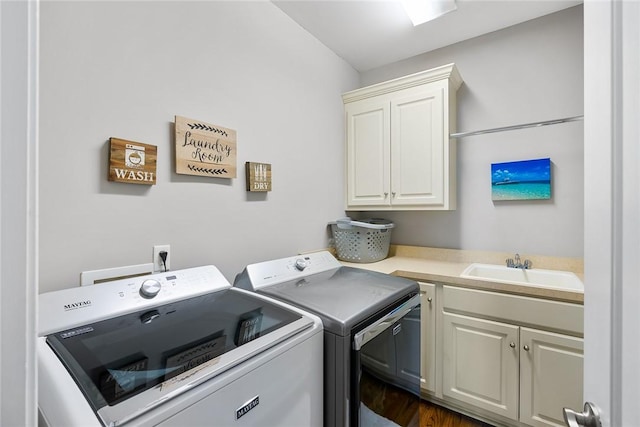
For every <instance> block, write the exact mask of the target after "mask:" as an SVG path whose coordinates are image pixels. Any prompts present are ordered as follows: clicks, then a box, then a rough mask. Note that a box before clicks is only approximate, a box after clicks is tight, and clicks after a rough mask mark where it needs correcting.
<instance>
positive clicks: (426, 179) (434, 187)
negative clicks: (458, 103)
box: [391, 84, 449, 207]
mask: <svg viewBox="0 0 640 427" xmlns="http://www.w3.org/2000/svg"><path fill="white" fill-rule="evenodd" d="M444 108H445V103H444V88H442V87H441V85H438V84H435V85H428V86H427V87H424V88H422V87H421V88H413V89H407V90H404V91H402V92H401V93H400V94H399V95H397V96H396V97H394V98H393V100H392V101H391V204H392V205H394V206H402V205H421V206H434V207H437V206H443V205H444V202H445V200H444V197H445V188H444V187H445V135H444V131H445V125H444ZM448 140H449V138H448V136H447V138H446V141H448ZM447 179H448V178H447Z"/></svg>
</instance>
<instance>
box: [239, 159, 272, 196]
mask: <svg viewBox="0 0 640 427" xmlns="http://www.w3.org/2000/svg"><path fill="white" fill-rule="evenodd" d="M245 173H246V175H247V191H271V165H270V164H269V163H254V162H247V163H245Z"/></svg>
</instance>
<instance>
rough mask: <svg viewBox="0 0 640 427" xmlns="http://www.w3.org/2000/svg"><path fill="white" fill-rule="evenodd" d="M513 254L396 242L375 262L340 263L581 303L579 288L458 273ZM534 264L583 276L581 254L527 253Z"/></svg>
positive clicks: (495, 261) (436, 280) (416, 277)
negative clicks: (478, 277)
mask: <svg viewBox="0 0 640 427" xmlns="http://www.w3.org/2000/svg"><path fill="white" fill-rule="evenodd" d="M513 255H514V254H507V253H501V252H486V251H466V250H456V249H441V248H423V247H417V246H395V245H392V246H391V248H390V249H389V256H388V257H387V258H386V259H384V260H382V261H378V262H374V263H351V262H344V261H343V262H342V264H343V265H347V266H350V267H356V268H362V269H366V270H372V271H378V272H381V273H386V274H392V275H395V276H400V277H406V278H409V279H412V280H416V281H419V282H429V283H434V282H435V283H447V284H451V285H456V286H461V287H466V288H474V289H481V290H489V291H494V292H503V293H510V294H517V295H525V296H532V297H537V298H545V299H552V300H558V301H567V302H574V303H580V304H582V303H583V302H584V294H583V293H581V292H573V291H563V290H556V289H547V288H540V287H533V286H519V285H513V284H505V283H497V282H490V281H486V280H474V279H466V278H462V277H460V274H461V273H462V272H463V271H464V270H465V268H467V267H468V266H469V265H470V264H472V263H474V262H480V263H490V264H504V261H505V259H506V258H513ZM521 257H522V259H523V260H524V259H530V260H531V261H532V262H533V268H544V269H549V270H562V271H571V272H573V273H575V274H576V275H577V276H578V277H579V278H580V279H581V280H583V281H584V279H583V261H582V259H581V258H561V257H547V256H536V255H532V256H526V254H521Z"/></svg>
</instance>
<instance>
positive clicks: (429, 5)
mask: <svg viewBox="0 0 640 427" xmlns="http://www.w3.org/2000/svg"><path fill="white" fill-rule="evenodd" d="M400 2H401V3H402V6H404V10H405V11H406V12H407V15H409V19H411V22H413V26H414V27H415V26H417V25H420V24H424V23H425V22H428V21H432V20H434V19H436V18H439V17H440V16H442V15H444V14H445V13H449V12H453V11H454V10H456V9H457V8H458V6H457V5H456V1H455V0H400Z"/></svg>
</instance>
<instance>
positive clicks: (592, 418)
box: [562, 402, 602, 427]
mask: <svg viewBox="0 0 640 427" xmlns="http://www.w3.org/2000/svg"><path fill="white" fill-rule="evenodd" d="M562 413H563V415H564V422H565V423H566V424H567V425H568V426H569V427H602V422H600V411H599V410H598V407H597V406H596V405H594V404H593V403H591V402H586V403H585V404H584V412H582V413H578V412H575V411H574V410H572V409H569V408H563V409H562Z"/></svg>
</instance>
